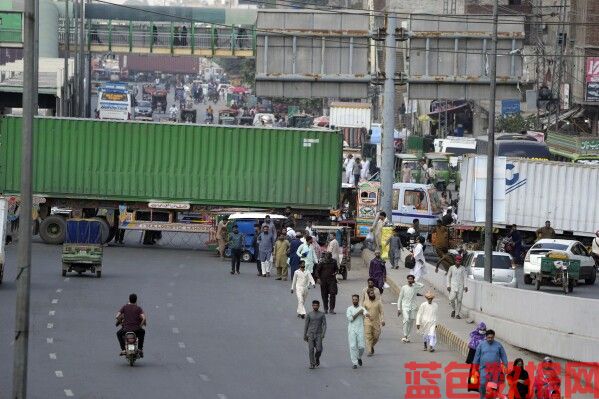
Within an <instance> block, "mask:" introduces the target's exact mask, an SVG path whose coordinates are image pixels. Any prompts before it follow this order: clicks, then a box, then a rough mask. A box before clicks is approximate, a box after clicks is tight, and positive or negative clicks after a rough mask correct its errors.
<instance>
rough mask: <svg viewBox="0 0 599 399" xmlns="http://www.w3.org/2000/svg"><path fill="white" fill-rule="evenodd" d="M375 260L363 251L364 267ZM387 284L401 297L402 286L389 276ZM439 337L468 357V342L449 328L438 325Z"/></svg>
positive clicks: (454, 349)
mask: <svg viewBox="0 0 599 399" xmlns="http://www.w3.org/2000/svg"><path fill="white" fill-rule="evenodd" d="M373 258H374V252H372V251H371V250H369V249H364V250H362V261H363V262H364V267H365V268H368V267H369V264H370V261H371V260H372V259H373ZM387 284H389V287H390V289H391V291H393V293H394V294H395V295H397V296H399V290H400V286H399V285H398V284H397V283H396V282H395V281H394V280H393V279H392V278H391V276H389V275H388V274H387ZM437 336H438V338H439V340H440V341H442V342H443V343H444V344H445V345H447V347H448V348H449V349H451V350H452V351H454V352H457V353H459V354H461V355H462V356H464V358H466V356H468V351H469V348H468V341H467V340H465V339H464V338H461V337H460V336H459V335H457V334H456V333H454V332H453V331H452V330H451V329H450V328H449V327H447V326H446V325H444V324H443V323H437Z"/></svg>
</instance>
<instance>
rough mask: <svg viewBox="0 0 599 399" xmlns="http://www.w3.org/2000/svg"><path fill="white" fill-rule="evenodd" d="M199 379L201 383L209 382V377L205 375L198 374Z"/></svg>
mask: <svg viewBox="0 0 599 399" xmlns="http://www.w3.org/2000/svg"><path fill="white" fill-rule="evenodd" d="M200 378H201V379H202V381H204V382H208V381H210V377H208V376H207V375H206V374H200Z"/></svg>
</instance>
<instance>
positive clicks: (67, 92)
mask: <svg viewBox="0 0 599 399" xmlns="http://www.w3.org/2000/svg"><path fill="white" fill-rule="evenodd" d="M64 32H65V35H64V40H65V42H64V49H65V50H64V70H63V72H64V75H63V81H64V82H63V94H62V105H61V109H62V112H61V113H60V114H61V116H69V112H68V104H69V95H70V89H69V88H70V85H69V58H70V52H71V48H70V47H71V44H70V42H71V21H69V0H64Z"/></svg>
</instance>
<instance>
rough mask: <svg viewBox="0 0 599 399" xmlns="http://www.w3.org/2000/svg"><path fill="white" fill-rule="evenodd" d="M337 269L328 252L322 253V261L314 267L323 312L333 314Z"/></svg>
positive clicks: (335, 262)
mask: <svg viewBox="0 0 599 399" xmlns="http://www.w3.org/2000/svg"><path fill="white" fill-rule="evenodd" d="M338 272H339V267H338V264H337V261H336V260H335V259H333V257H332V255H331V253H330V252H325V253H324V259H323V261H322V262H319V263H318V265H316V270H315V272H314V274H315V275H316V280H317V282H318V283H319V284H320V295H321V296H322V303H323V305H324V312H325V313H329V312H330V313H331V314H335V297H336V295H337V273H338Z"/></svg>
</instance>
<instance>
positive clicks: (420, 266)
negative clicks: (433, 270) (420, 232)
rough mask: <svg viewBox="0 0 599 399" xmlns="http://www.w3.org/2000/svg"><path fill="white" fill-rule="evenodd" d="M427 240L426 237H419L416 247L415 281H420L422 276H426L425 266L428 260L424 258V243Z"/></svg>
mask: <svg viewBox="0 0 599 399" xmlns="http://www.w3.org/2000/svg"><path fill="white" fill-rule="evenodd" d="M425 241H426V240H425V239H424V237H422V236H420V237H418V243H417V244H416V246H415V247H414V260H415V261H416V265H415V266H414V278H415V281H420V279H421V278H422V276H424V275H425V274H426V268H425V266H424V264H425V263H426V259H425V258H424V242H425Z"/></svg>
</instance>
